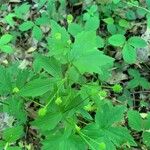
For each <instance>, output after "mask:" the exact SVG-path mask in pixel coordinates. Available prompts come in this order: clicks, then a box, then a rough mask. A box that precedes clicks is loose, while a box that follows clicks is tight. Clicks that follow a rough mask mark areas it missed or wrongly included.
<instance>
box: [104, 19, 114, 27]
mask: <svg viewBox="0 0 150 150" xmlns="http://www.w3.org/2000/svg"><path fill="white" fill-rule="evenodd" d="M103 21H104V22H105V23H107V24H109V25H110V24H114V19H113V18H112V17H109V18H105V19H103Z"/></svg>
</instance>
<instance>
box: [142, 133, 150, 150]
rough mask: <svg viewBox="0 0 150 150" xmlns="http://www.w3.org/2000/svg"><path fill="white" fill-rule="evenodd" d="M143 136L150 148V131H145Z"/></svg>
mask: <svg viewBox="0 0 150 150" xmlns="http://www.w3.org/2000/svg"><path fill="white" fill-rule="evenodd" d="M142 137H143V142H144V144H146V146H147V147H149V148H150V142H149V141H150V132H146V131H145V132H143V135H142Z"/></svg>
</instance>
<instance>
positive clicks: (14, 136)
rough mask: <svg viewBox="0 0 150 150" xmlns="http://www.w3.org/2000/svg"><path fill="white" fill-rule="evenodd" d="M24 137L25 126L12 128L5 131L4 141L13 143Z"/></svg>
mask: <svg viewBox="0 0 150 150" xmlns="http://www.w3.org/2000/svg"><path fill="white" fill-rule="evenodd" d="M23 135H24V131H23V126H13V127H12V128H6V129H5V130H4V131H3V134H2V136H3V139H4V140H5V141H6V142H9V143H12V142H15V141H16V140H18V139H20V138H22V137H23Z"/></svg>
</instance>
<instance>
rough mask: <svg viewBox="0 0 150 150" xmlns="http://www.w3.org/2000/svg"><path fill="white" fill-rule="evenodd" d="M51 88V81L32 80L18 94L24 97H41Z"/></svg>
mask: <svg viewBox="0 0 150 150" xmlns="http://www.w3.org/2000/svg"><path fill="white" fill-rule="evenodd" d="M51 88H52V81H51V80H50V79H41V78H38V79H34V80H32V81H30V82H28V83H27V84H26V85H25V86H24V87H23V88H22V89H21V90H20V91H19V94H20V95H21V96H23V97H25V96H27V97H28V96H32V97H36V96H41V95H43V94H44V93H46V92H48V91H49V90H50V89H51Z"/></svg>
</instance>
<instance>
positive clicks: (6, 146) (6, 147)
mask: <svg viewBox="0 0 150 150" xmlns="http://www.w3.org/2000/svg"><path fill="white" fill-rule="evenodd" d="M8 146H9V143H8V142H7V143H6V144H5V147H4V150H7V149H8Z"/></svg>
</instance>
